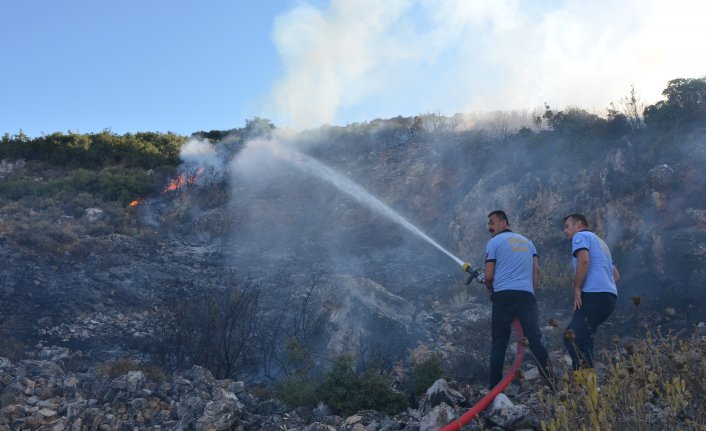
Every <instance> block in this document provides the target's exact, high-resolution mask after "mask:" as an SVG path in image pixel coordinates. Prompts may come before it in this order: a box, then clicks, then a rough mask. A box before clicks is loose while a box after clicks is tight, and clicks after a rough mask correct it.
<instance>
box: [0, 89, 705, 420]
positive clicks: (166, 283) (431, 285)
mask: <svg viewBox="0 0 706 431" xmlns="http://www.w3.org/2000/svg"><path fill="white" fill-rule="evenodd" d="M665 96H666V99H665V101H663V102H660V103H658V104H656V105H652V106H648V107H647V108H646V109H645V110H644V113H641V114H639V115H638V116H637V117H630V116H629V114H630V113H629V112H628V113H621V112H618V111H615V110H613V111H609V113H608V115H607V116H606V117H605V118H603V117H600V116H597V115H594V114H591V113H588V112H586V111H584V110H581V109H579V108H567V109H566V110H563V111H553V110H552V109H551V108H550V107H548V106H547V107H546V109H545V112H543V113H541V115H538V116H537V117H535V118H533V119H532V121H531V122H530V123H529V124H528V125H527V126H526V127H521V128H512V127H509V126H508V125H507V124H503V123H502V120H496V122H495V123H488V124H486V126H485V127H475V128H465V127H461V126H460V122H459V121H457V120H458V119H457V118H446V117H441V116H438V115H435V114H429V115H424V116H418V117H411V118H403V117H397V118H391V119H386V120H382V119H378V120H372V121H370V122H366V123H363V124H352V125H348V126H346V127H336V126H325V127H321V128H320V129H317V130H312V131H307V132H301V133H297V134H292V133H289V132H286V131H282V130H279V129H277V128H275V127H274V125H272V124H270V123H269V121H267V120H262V119H255V120H252V121H249V122H248V123H247V124H246V127H245V128H242V129H233V130H229V131H211V132H197V133H194V134H193V135H192V136H191V137H188V138H187V137H179V136H174V135H159V134H138V135H127V136H116V135H114V134H111V133H109V132H104V133H102V134H97V135H78V134H69V135H63V134H61V133H57V134H54V135H49V136H44V137H40V138H34V139H31V138H29V137H26V136H23V135H17V136H7V135H6V136H4V137H3V138H2V141H1V142H0V154H1V155H2V159H3V160H2V165H1V166H0V176H1V177H2V179H1V180H0V220H1V221H2V228H1V230H0V256H2V259H3V262H4V263H5V264H4V265H3V268H2V269H0V277H2V280H3V282H2V288H1V290H0V357H5V358H7V360H9V361H12V362H18V361H23V360H33V359H36V358H37V357H38V355H40V353H41V352H42V351H45V352H46V349H50V350H51V349H57V348H58V349H68V351H70V352H81V354H80V355H75V356H74V357H76V358H77V359H76V361H78V362H80V365H77V364H75V363H74V364H73V365H72V366H73V367H76V368H77V369H81V370H85V369H89V368H92V367H96V366H99V365H100V364H106V363H113V362H112V361H116V360H120V359H121V358H122V359H123V360H124V359H125V358H128V359H129V360H130V361H136V362H135V363H140V364H151V365H154V366H156V367H158V368H159V369H160V370H163V372H165V373H171V372H173V371H180V372H183V371H184V370H191V369H192V367H193V366H195V365H196V366H200V367H204V368H205V369H208V370H209V372H210V373H211V374H212V378H215V379H236V380H243V381H245V382H246V383H247V384H249V385H259V386H258V387H260V386H261V387H266V388H268V390H272V388H273V387H274V388H275V390H279V391H280V392H279V394H280V396H282V397H285V398H286V397H287V396H289V398H288V399H289V400H290V401H289V402H290V403H294V402H295V401H292V400H294V399H296V402H298V403H301V405H309V404H311V403H313V404H314V405H315V404H316V401H318V399H317V400H314V398H315V396H314V395H313V394H312V393H298V394H297V397H295V396H293V395H292V391H294V389H292V388H291V387H289V389H286V388H287V386H286V384H284V383H283V382H295V383H296V382H299V383H302V382H309V381H316V379H318V378H320V377H321V376H322V374H323V373H325V372H326V371H327V370H330V369H331V367H332V364H335V363H336V362H335V361H336V358H341V357H348V356H345V355H350V358H352V359H351V361H352V362H351V364H350V365H352V366H354V368H355V369H356V370H357V371H360V372H361V373H362V372H363V371H365V370H371V369H375V370H378V371H379V373H380V375H382V376H385V378H387V379H389V381H394V382H396V384H397V390H400V391H402V390H407V391H408V392H409V391H411V393H408V394H407V395H408V398H410V399H412V401H413V402H415V400H418V398H415V397H416V395H418V393H415V392H414V391H415V390H417V391H418V390H419V388H416V389H409V387H410V386H414V384H413V383H414V382H412V381H411V380H410V374H413V373H412V371H411V370H414V367H415V366H417V365H419V364H422V363H428V361H434V360H439V358H441V359H440V360H441V362H440V363H439V364H437V365H438V367H439V370H440V369H441V368H443V370H444V375H446V376H447V377H449V378H450V379H453V380H454V381H455V382H458V383H459V384H478V383H480V382H483V381H484V379H485V373H486V369H485V367H486V366H487V350H488V349H487V346H488V341H489V340H488V339H486V338H488V337H487V336H486V334H487V331H488V328H489V326H488V325H489V322H488V313H489V306H488V301H487V298H486V296H485V292H484V291H483V289H480V288H478V287H476V285H475V284H472V285H470V286H466V285H465V284H464V279H465V277H464V274H463V273H462V272H461V271H460V268H459V265H458V264H457V263H456V262H454V260H453V259H450V258H449V256H447V255H446V254H444V253H443V252H442V251H441V250H439V249H437V248H436V247H434V246H432V245H431V244H430V243H429V242H427V241H425V240H424V239H423V238H421V237H420V236H419V235H416V234H415V233H413V232H411V231H410V230H409V229H405V228H404V227H402V226H401V225H400V224H399V223H396V222H395V221H393V220H392V219H391V218H390V217H389V216H386V215H385V213H384V211H381V210H380V209H379V208H378V209H375V208H373V207H374V206H375V205H372V207H371V204H366V203H365V199H367V198H366V197H364V196H361V195H362V194H365V191H367V192H368V193H370V194H371V195H372V196H375V197H376V198H377V199H379V200H380V201H381V202H383V203H384V204H385V205H387V206H388V207H389V208H391V209H392V210H394V211H395V212H396V213H397V214H399V215H401V216H402V217H405V218H406V219H407V220H409V221H410V222H411V223H412V224H413V225H414V226H415V227H417V228H419V229H420V230H421V231H423V232H424V233H426V234H427V235H429V237H430V238H432V239H433V240H434V241H436V242H438V243H439V244H440V245H441V246H442V247H444V248H446V249H448V251H449V252H450V253H451V254H453V255H455V256H458V257H459V258H460V259H462V260H464V261H468V262H471V263H472V264H474V265H476V266H480V265H481V264H482V259H483V253H484V246H485V243H486V241H487V239H488V237H489V236H488V233H487V231H486V228H485V225H486V221H487V218H486V216H487V214H488V213H489V212H490V211H492V210H495V209H499V208H501V209H504V210H505V211H506V212H507V213H508V215H509V217H510V223H511V225H512V227H513V230H515V231H517V232H520V233H523V234H525V235H526V236H528V237H529V238H530V239H532V240H533V242H534V243H535V245H536V246H537V249H538V252H539V255H540V266H541V269H542V272H543V292H542V293H541V294H540V296H539V303H540V318H541V319H542V320H543V321H548V320H549V319H557V320H558V321H559V322H560V323H562V324H563V323H566V322H567V321H568V319H569V318H570V311H571V310H570V302H569V301H570V300H571V296H570V290H569V286H570V283H569V277H570V261H569V250H570V245H569V244H568V242H567V241H566V239H564V237H563V235H562V226H561V222H562V220H563V217H564V216H565V215H567V214H569V213H573V212H581V213H584V214H586V215H587V217H588V219H589V221H590V222H591V223H592V227H593V229H594V230H595V231H596V232H597V233H598V234H599V235H601V236H602V237H603V238H604V239H605V240H606V242H607V243H608V244H609V245H610V246H611V249H612V251H613V255H614V256H613V257H614V259H615V263H616V265H617V266H618V267H619V269H620V271H621V274H622V278H623V281H622V282H621V284H620V286H619V288H620V299H619V304H618V309H617V310H616V313H615V315H614V316H612V317H611V319H610V321H609V322H608V323H607V324H606V326H605V328H601V332H602V333H601V342H600V344H601V345H600V347H602V348H608V349H610V348H611V343H612V342H613V341H612V336H613V335H615V336H617V337H618V340H624V341H625V340H633V339H635V338H637V339H641V338H642V337H644V335H645V334H654V333H657V332H658V331H665V333H666V332H668V331H672V332H674V333H676V334H678V335H679V336H683V337H687V336H692V335H693V334H694V333H695V332H694V330H695V328H697V325H699V324H700V322H704V321H706V306H705V305H706V292H704V290H703V289H702V286H703V285H704V283H706V270H705V268H706V265H705V264H706V253H704V250H706V194H704V193H703V190H704V186H705V185H706V174H705V172H706V81H705V80H704V79H693V80H675V81H672V82H670V85H669V87H668V88H667V90H665ZM298 154H305V155H307V157H311V158H312V159H313V160H314V161H315V162H309V161H307V160H309V159H308V158H304V157H302V156H298ZM148 155H149V157H148ZM178 156H179V157H178ZM319 163H322V164H323V167H322V166H321V165H319ZM351 183H352V184H355V185H357V186H360V187H362V188H363V189H364V191H360V190H358V189H353V190H351V186H350V184H351ZM346 190H347V191H346ZM636 304H637V305H636ZM701 324H702V323H701ZM702 325H703V324H702ZM658 328H659V329H658ZM544 330H545V331H546V334H545V336H546V337H547V338H548V344H549V346H550V347H551V348H552V349H553V351H554V352H553V354H554V355H555V356H556V357H557V358H559V357H561V356H562V355H563V353H562V346H561V344H562V343H561V334H559V335H556V334H554V333H553V332H552V330H551V329H550V328H544ZM552 334H554V335H552ZM696 334H698V332H696ZM437 354H438V355H439V356H436V355H437ZM341 355H344V356H341ZM13 367H14V366H13ZM6 368H8V369H10V368H12V367H11V366H10V365H7V364H6ZM12 369H14V368H12ZM401 370H404V371H401ZM439 370H437V371H439ZM439 372H440V371H439ZM440 376H441V374H439V375H435V376H434V377H435V378H436V377H440ZM435 378H434V379H432V380H431V382H433V381H434V380H435ZM386 381H387V380H386ZM425 382H426V380H425ZM426 383H429V382H426ZM278 385H279V386H278ZM400 385H402V386H405V385H406V386H405V387H404V388H402V387H401V386H400ZM211 386H212V385H211ZM383 386H384V385H383ZM9 387H10V386H9V385H8V384H7V383H0V392H2V391H3V390H5V389H6V388H9ZM283 387H284V388H285V389H282V388H283ZM277 388H279V389H277ZM297 389H298V390H301V391H303V392H305V390H306V389H307V388H305V387H304V386H303V384H302V385H301V386H300V387H299V388H297ZM425 389H426V387H423V388H421V391H424V390H425ZM8 390H9V389H8ZM288 391H289V392H288ZM695 395H698V396H702V395H703V394H700V395H699V394H698V393H697V394H695ZM312 397H314V398H312ZM15 400H16V397H15ZM334 402H335V400H334V401H332V400H331V399H328V403H329V404H332V403H334ZM389 403H390V405H393V404H394V403H393V399H392V398H391V399H390V400H389ZM356 406H357V407H361V406H362V405H356ZM348 407H350V406H348ZM370 407H371V406H368V407H366V408H370ZM340 408H341V407H340V405H339V409H340ZM351 408H352V407H351ZM361 408H363V407H361ZM354 411H355V409H354Z"/></svg>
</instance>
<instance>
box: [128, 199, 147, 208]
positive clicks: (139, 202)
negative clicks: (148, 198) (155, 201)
mask: <svg viewBox="0 0 706 431" xmlns="http://www.w3.org/2000/svg"><path fill="white" fill-rule="evenodd" d="M144 200H145V199H144V198H137V199H135V200H134V201H132V202H130V203H129V205H130V206H131V207H136V206H138V205H140V204H141V203H142V201H144Z"/></svg>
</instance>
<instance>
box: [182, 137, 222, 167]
mask: <svg viewBox="0 0 706 431" xmlns="http://www.w3.org/2000/svg"><path fill="white" fill-rule="evenodd" d="M179 157H180V158H181V160H183V161H184V163H186V164H189V165H196V166H202V167H210V168H213V169H215V170H217V171H221V170H223V166H224V164H225V160H224V159H223V157H222V156H221V155H219V154H218V152H217V151H216V147H215V146H214V145H213V144H212V143H211V141H209V140H208V139H196V138H192V139H189V140H188V141H186V143H185V144H184V145H182V146H181V149H180V150H179Z"/></svg>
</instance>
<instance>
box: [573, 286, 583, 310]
mask: <svg viewBox="0 0 706 431" xmlns="http://www.w3.org/2000/svg"><path fill="white" fill-rule="evenodd" d="M581 305H583V303H582V302H581V291H580V290H574V311H576V310H578V309H579V308H581Z"/></svg>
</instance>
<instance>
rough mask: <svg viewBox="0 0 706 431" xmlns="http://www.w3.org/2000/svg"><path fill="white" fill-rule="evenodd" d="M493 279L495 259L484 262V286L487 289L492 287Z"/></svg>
mask: <svg viewBox="0 0 706 431" xmlns="http://www.w3.org/2000/svg"><path fill="white" fill-rule="evenodd" d="M494 279H495V261H490V262H486V263H485V287H487V288H488V290H490V289H492V288H493V280H494Z"/></svg>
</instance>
